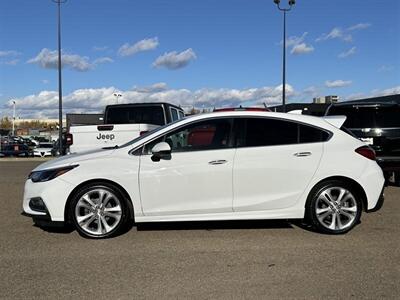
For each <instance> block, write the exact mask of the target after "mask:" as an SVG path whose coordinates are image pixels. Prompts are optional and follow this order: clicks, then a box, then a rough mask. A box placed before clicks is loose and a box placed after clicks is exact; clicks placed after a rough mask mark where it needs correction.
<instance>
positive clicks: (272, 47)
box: [0, 0, 400, 118]
mask: <svg viewBox="0 0 400 300" xmlns="http://www.w3.org/2000/svg"><path fill="white" fill-rule="evenodd" d="M281 6H282V7H287V1H282V2H281ZM61 15H62V53H63V54H62V59H63V63H62V66H63V73H62V74H63V103H64V112H100V111H102V110H103V109H104V106H105V105H107V104H113V103H116V101H117V99H116V97H114V95H113V94H114V93H115V92H118V93H120V94H122V97H121V98H119V100H118V101H119V102H120V103H129V102H149V101H166V102H171V103H174V104H178V105H181V106H182V107H191V106H195V107H197V108H209V107H226V106H238V105H262V104H263V103H266V104H267V105H273V104H279V103H280V102H281V92H282V41H283V38H282V30H283V26H282V25H283V15H282V13H281V12H280V11H279V10H278V9H277V7H276V5H275V4H274V3H273V1H272V0H201V1H198V0H96V1H95V0H68V1H67V2H66V3H65V4H62V8H61ZM399 32H400V1H389V0H363V1H357V0H331V1H322V0H298V1H296V5H295V6H294V7H293V8H292V10H291V11H290V12H289V13H288V14H287V39H286V41H287V47H286V51H287V73H286V74H287V75H286V77H287V79H286V83H287V85H286V93H287V102H289V103H290V102H311V101H312V98H313V97H316V96H324V95H339V97H340V99H341V100H342V101H344V100H351V99H360V98H363V97H372V96H376V95H389V94H398V93H400V33H399ZM57 76H58V75H57V5H56V4H55V3H53V2H52V1H51V0H0V117H4V116H10V115H12V105H13V101H15V103H16V110H17V117H19V118H53V117H56V116H57V115H58V111H57V108H58V84H57V82H58V81H57V80H58V77H57Z"/></svg>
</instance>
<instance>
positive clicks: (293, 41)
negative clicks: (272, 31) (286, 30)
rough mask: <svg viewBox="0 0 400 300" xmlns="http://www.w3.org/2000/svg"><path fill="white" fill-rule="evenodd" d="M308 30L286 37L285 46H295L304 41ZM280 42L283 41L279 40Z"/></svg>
mask: <svg viewBox="0 0 400 300" xmlns="http://www.w3.org/2000/svg"><path fill="white" fill-rule="evenodd" d="M307 34H308V32H304V33H303V34H302V35H301V36H295V35H294V36H290V37H288V38H287V39H286V47H292V46H296V45H298V44H301V43H302V42H304V39H305V38H306V36H307ZM280 44H281V45H282V44H283V42H282V41H281V42H280Z"/></svg>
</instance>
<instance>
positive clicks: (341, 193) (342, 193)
mask: <svg viewBox="0 0 400 300" xmlns="http://www.w3.org/2000/svg"><path fill="white" fill-rule="evenodd" d="M346 192H347V191H346V190H345V189H340V193H339V196H338V197H337V199H336V202H337V203H341V201H342V199H343V196H344V195H345V194H346Z"/></svg>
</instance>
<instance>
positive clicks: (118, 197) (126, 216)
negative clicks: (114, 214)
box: [68, 183, 131, 239]
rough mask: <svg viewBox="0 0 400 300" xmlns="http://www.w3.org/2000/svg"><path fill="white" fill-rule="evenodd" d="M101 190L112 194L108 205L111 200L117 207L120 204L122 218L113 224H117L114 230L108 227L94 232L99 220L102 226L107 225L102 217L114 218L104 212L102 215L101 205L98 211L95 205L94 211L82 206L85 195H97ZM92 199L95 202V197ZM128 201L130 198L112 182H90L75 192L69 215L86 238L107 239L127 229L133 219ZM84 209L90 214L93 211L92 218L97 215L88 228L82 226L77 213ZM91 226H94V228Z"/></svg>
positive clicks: (77, 229)
mask: <svg viewBox="0 0 400 300" xmlns="http://www.w3.org/2000/svg"><path fill="white" fill-rule="evenodd" d="M100 190H102V191H106V192H107V193H109V194H110V195H112V196H111V198H110V199H111V200H109V201H108V203H107V205H109V203H110V202H114V203H115V204H116V205H115V206H114V207H117V206H118V205H119V207H120V211H121V213H120V219H119V220H118V222H117V224H112V226H114V225H115V226H114V227H113V228H112V230H110V231H107V229H106V228H101V229H100V232H101V230H102V229H103V230H104V231H103V232H101V233H94V232H92V231H94V230H95V229H96V230H98V229H99V228H98V227H97V228H96V224H97V226H99V225H98V224H99V222H100V224H101V225H100V227H105V226H104V223H103V222H104V221H102V220H100V218H104V219H106V218H109V219H108V220H112V218H110V217H109V216H107V215H104V214H103V215H100V214H101V208H100V207H99V208H96V212H94V210H95V209H94V208H93V207H91V208H92V209H93V211H90V210H89V209H86V208H83V207H82V206H81V205H82V200H81V199H82V197H83V196H85V195H88V194H89V195H92V194H93V195H96V193H97V192H96V191H100ZM91 193H92V194H91ZM91 200H92V202H95V200H94V199H91ZM128 201H129V200H128V199H126V198H125V197H124V196H123V193H121V192H120V190H119V189H118V188H116V187H115V186H114V185H112V184H109V183H91V184H88V185H86V186H84V187H82V188H81V189H79V190H78V191H77V192H76V193H75V195H74V196H73V198H72V200H71V202H70V205H69V210H68V217H69V220H70V221H71V223H72V225H73V226H74V227H75V229H76V231H78V233H79V234H80V235H81V236H83V237H85V238H91V239H105V238H111V237H115V236H117V235H119V234H121V233H124V232H125V231H126V229H127V228H128V224H129V221H130V219H131V216H130V209H129V204H128ZM78 203H79V206H78ZM95 204H98V203H95ZM77 206H78V207H77ZM104 209H106V208H104ZM82 210H84V212H85V213H88V215H89V214H90V213H93V215H92V217H90V218H93V217H94V216H96V218H95V219H94V220H93V221H92V222H90V223H91V224H88V226H86V228H87V229H85V228H84V227H85V226H82V221H81V223H79V222H78V219H77V218H78V217H79V216H77V213H78V214H79V213H81V212H82ZM103 213H106V212H104V211H103ZM83 217H85V216H83ZM104 219H103V220H104ZM115 220H116V219H115ZM89 221H90V220H89ZM107 225H110V224H108V222H107ZM89 226H91V227H93V230H92V228H90V227H89ZM112 226H111V227H112Z"/></svg>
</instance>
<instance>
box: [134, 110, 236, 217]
mask: <svg viewBox="0 0 400 300" xmlns="http://www.w3.org/2000/svg"><path fill="white" fill-rule="evenodd" d="M231 127H232V120H231V119H229V118H223V119H221V118H219V119H215V118H213V119H209V120H202V121H198V122H194V123H190V124H188V125H184V126H183V127H181V128H179V129H175V130H173V131H172V132H170V133H168V134H165V135H163V136H161V137H159V138H157V139H156V140H154V141H152V142H150V143H148V144H147V145H145V146H144V149H143V154H142V155H141V158H140V172H139V185H140V197H141V202H142V208H143V213H144V215H146V216H151V215H153V216H159V215H191V214H208V213H224V212H232V188H233V187H232V170H233V159H234V155H235V149H234V148H233V147H232V141H231V136H230V135H231ZM160 141H165V142H167V143H168V144H169V145H170V146H171V149H172V153H171V156H170V157H169V158H166V159H161V160H160V161H153V159H152V154H151V149H152V147H153V146H154V145H155V144H156V143H158V142H160Z"/></svg>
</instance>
